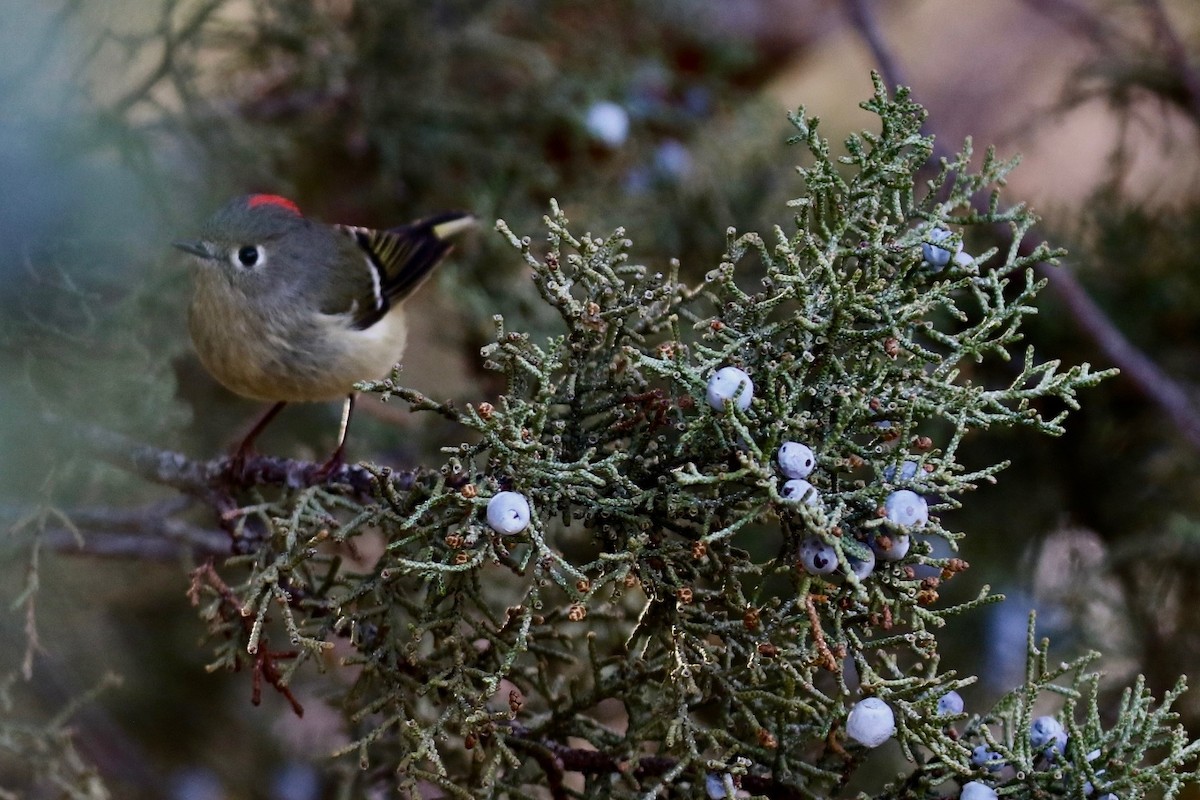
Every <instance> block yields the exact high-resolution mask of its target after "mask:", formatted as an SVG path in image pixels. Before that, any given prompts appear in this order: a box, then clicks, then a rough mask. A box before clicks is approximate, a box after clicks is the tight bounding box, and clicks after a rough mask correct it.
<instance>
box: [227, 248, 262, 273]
mask: <svg viewBox="0 0 1200 800" xmlns="http://www.w3.org/2000/svg"><path fill="white" fill-rule="evenodd" d="M229 263H231V264H233V266H234V268H235V269H262V268H263V267H264V266H265V265H266V263H267V251H266V250H264V249H263V246H262V245H261V244H254V245H250V244H247V245H242V246H241V247H237V248H234V249H233V250H230V251H229Z"/></svg>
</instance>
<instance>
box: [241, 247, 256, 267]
mask: <svg viewBox="0 0 1200 800" xmlns="http://www.w3.org/2000/svg"><path fill="white" fill-rule="evenodd" d="M258 258H259V252H258V248H257V247H255V246H253V245H246V246H245V247H243V248H241V249H240V250H238V251H237V260H238V263H239V264H241V265H242V266H243V267H253V266H254V265H255V264H257V263H258Z"/></svg>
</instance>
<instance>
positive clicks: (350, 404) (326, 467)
mask: <svg viewBox="0 0 1200 800" xmlns="http://www.w3.org/2000/svg"><path fill="white" fill-rule="evenodd" d="M354 397H355V396H354V395H353V394H348V395H346V402H345V403H343V404H342V425H341V428H340V429H339V430H338V443H337V449H336V450H334V451H333V454H332V455H330V456H329V458H328V460H326V462H325V463H324V464H322V465H321V468H320V469H319V470H317V479H318V480H322V481H324V480H328V479H329V476H331V475H332V474H333V473H335V472H337V471H338V470H339V469H341V468H342V467H343V466H344V465H345V464H346V434H347V433H348V432H349V430H350V415H351V414H352V413H354Z"/></svg>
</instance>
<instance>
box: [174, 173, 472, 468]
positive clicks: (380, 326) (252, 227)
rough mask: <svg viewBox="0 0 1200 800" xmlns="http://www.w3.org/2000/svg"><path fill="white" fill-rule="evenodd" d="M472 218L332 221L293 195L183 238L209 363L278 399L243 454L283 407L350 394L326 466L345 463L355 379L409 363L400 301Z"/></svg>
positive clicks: (233, 209) (253, 392)
mask: <svg viewBox="0 0 1200 800" xmlns="http://www.w3.org/2000/svg"><path fill="white" fill-rule="evenodd" d="M474 223H475V218H474V217H473V216H471V215H470V214H464V213H460V212H451V213H446V214H439V215H438V216H435V217H430V218H429V219H425V220H421V221H420V222H414V223H412V224H411V225H403V226H401V227H398V228H390V229H388V230H370V229H368V228H358V227H353V226H350V225H325V224H322V223H320V222H316V221H314V220H311V219H308V218H307V217H305V216H304V215H303V214H301V213H300V209H299V208H298V207H297V206H296V204H295V203H293V202H292V201H290V200H287V199H286V198H283V197H279V196H278V195H271V194H252V195H246V196H245V197H239V198H236V199H234V200H231V201H230V202H229V203H227V204H226V205H225V207H224V208H222V209H221V210H220V211H218V212H217V213H216V214H214V215H213V216H212V218H211V219H209V220H208V222H207V223H205V225H204V227H203V228H202V229H201V230H200V237H199V238H198V239H196V240H195V241H188V242H176V243H175V246H176V247H178V248H179V249H181V250H183V251H185V252H187V253H190V254H191V255H192V256H194V257H195V258H194V261H195V269H194V270H193V273H194V276H195V293H194V294H193V295H192V303H191V306H190V308H189V309H188V327H189V329H190V330H191V334H192V342H193V343H194V344H195V347H196V352H197V353H198V354H199V356H200V361H201V362H203V364H204V366H205V367H206V368H207V369H208V371H209V372H211V373H212V374H213V376H214V377H215V378H216V379H217V380H218V381H220V382H221V383H222V384H223V385H224V386H225V387H226V388H228V389H230V390H232V391H233V392H236V393H237V394H240V395H243V396H245V397H250V398H253V399H256V400H271V401H275V406H274V407H273V408H272V409H271V410H270V411H268V412H267V414H266V415H265V416H264V417H263V418H262V420H260V421H259V423H258V424H257V425H256V426H255V427H254V429H253V430H251V432H250V434H249V435H248V436H247V437H246V439H245V441H243V442H242V445H241V447H240V448H239V450H238V453H237V457H238V458H239V459H244V458H245V456H246V454H247V453H248V452H249V450H250V447H251V445H252V443H253V441H254V438H255V437H256V436H257V435H258V434H259V433H260V432H261V431H262V429H263V428H264V427H266V424H267V423H268V422H269V421H270V420H271V419H272V418H273V417H274V416H275V414H277V413H278V412H279V410H280V409H281V408H283V406H284V404H286V403H288V402H293V401H319V400H332V399H336V398H346V405H345V407H344V410H343V414H342V428H341V431H340V433H339V437H338V448H337V450H335V451H334V454H333V455H332V456H331V457H330V460H329V462H327V465H326V467H327V468H328V469H329V470H332V469H333V468H335V467H337V466H340V464H341V463H342V453H343V448H344V446H345V439H346V427H347V426H348V425H349V421H350V411H351V409H352V408H353V401H354V384H355V383H356V382H358V381H362V380H371V379H374V378H379V377H382V376H383V375H385V374H386V373H387V372H388V371H389V370H390V369H391V368H392V367H393V366H394V365H395V364H396V362H398V361H399V360H400V357H401V356H402V355H403V354H404V345H405V338H406V336H405V334H406V324H405V319H404V311H403V309H402V308H401V304H402V303H403V301H404V300H405V298H407V297H408V296H409V295H410V294H411V293H412V292H413V291H414V290H415V289H416V288H417V286H419V285H420V283H421V281H422V280H423V279H424V278H425V277H426V276H427V275H428V274H429V272H430V270H432V269H433V268H434V267H435V266H436V265H437V264H438V262H440V261H441V260H442V258H443V257H444V256H445V255H446V253H447V252H449V250H450V243H449V241H448V239H449V238H450V237H451V236H453V235H454V234H456V233H458V232H460V231H462V230H464V229H465V228H468V227H471V226H472V225H474Z"/></svg>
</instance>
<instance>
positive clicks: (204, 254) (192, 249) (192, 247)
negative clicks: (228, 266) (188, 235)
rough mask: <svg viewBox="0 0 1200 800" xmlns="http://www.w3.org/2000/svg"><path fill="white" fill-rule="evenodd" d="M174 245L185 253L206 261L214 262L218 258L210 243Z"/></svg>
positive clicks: (178, 243) (177, 243)
mask: <svg viewBox="0 0 1200 800" xmlns="http://www.w3.org/2000/svg"><path fill="white" fill-rule="evenodd" d="M172 244H173V245H174V246H175V247H178V248H179V249H180V250H182V251H183V252H185V253H190V254H191V255H194V256H196V257H197V258H199V259H202V260H204V261H214V260H216V258H217V256H216V254H215V253H213V251H212V248H211V246H210V245H209V244H208V242H172Z"/></svg>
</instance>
